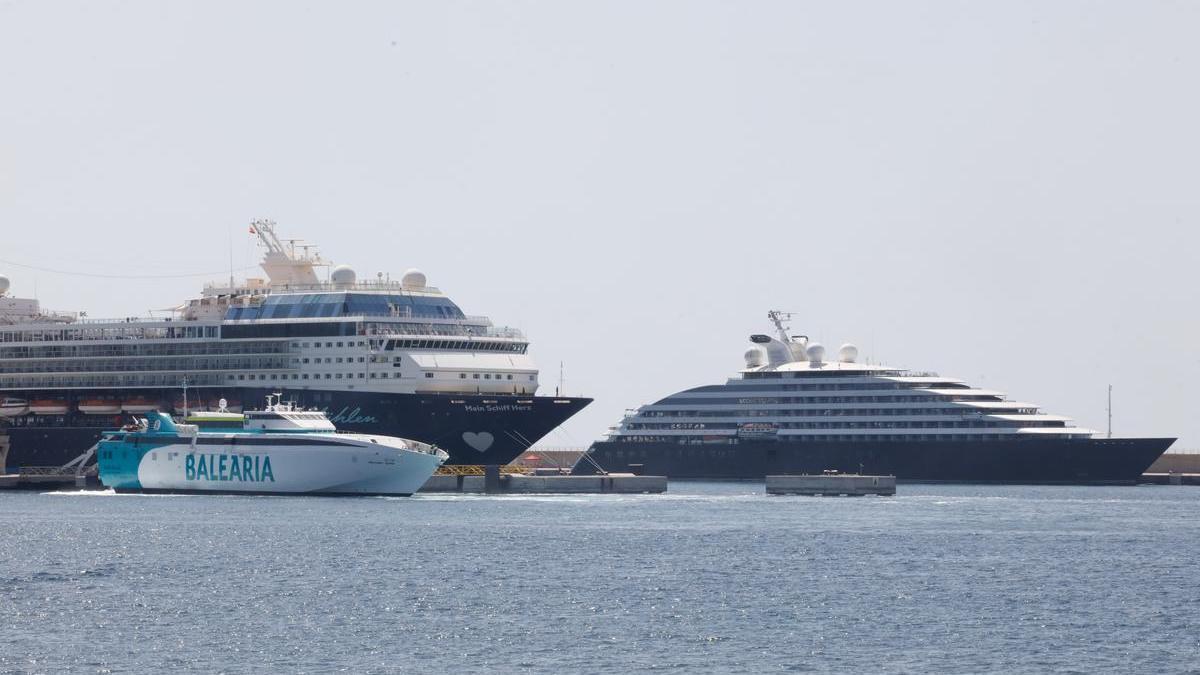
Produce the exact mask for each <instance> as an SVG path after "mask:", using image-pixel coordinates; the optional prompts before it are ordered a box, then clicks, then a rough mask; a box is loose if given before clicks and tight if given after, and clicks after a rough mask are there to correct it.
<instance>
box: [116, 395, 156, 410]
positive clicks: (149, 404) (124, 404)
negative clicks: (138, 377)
mask: <svg viewBox="0 0 1200 675" xmlns="http://www.w3.org/2000/svg"><path fill="white" fill-rule="evenodd" d="M121 410H124V411H125V412H127V413H148V412H153V411H155V410H158V401H152V400H150V399H148V398H146V397H145V396H134V397H133V398H127V399H125V400H124V401H121Z"/></svg>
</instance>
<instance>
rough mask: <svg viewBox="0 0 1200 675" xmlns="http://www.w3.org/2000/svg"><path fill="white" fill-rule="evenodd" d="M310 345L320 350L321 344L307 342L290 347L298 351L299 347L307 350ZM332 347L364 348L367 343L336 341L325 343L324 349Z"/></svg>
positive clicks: (364, 341) (361, 341) (296, 343)
mask: <svg viewBox="0 0 1200 675" xmlns="http://www.w3.org/2000/svg"><path fill="white" fill-rule="evenodd" d="M310 345H311V346H312V347H316V348H317V349H320V348H321V343H320V342H312V343H309V342H293V343H292V347H293V348H295V349H298V348H301V347H303V348H304V349H308V348H309V346H310ZM334 345H337V346H338V347H366V346H367V341H366V340H349V341H346V340H340V341H338V342H332V341H330V342H326V343H325V348H326V349H331V348H333V347H334Z"/></svg>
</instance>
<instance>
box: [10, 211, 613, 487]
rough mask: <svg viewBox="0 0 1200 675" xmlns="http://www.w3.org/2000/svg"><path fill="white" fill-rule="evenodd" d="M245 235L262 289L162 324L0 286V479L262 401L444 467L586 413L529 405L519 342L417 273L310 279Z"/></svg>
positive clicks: (346, 271)
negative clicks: (135, 431) (132, 430)
mask: <svg viewBox="0 0 1200 675" xmlns="http://www.w3.org/2000/svg"><path fill="white" fill-rule="evenodd" d="M251 232H252V233H254V234H256V235H257V236H258V238H259V240H260V242H261V244H262V245H263V246H264V247H265V249H266V253H265V256H264V259H263V261H262V268H263V270H264V271H265V273H266V278H265V279H254V278H251V279H246V280H245V281H244V282H241V283H235V282H234V281H233V280H232V279H231V280H230V282H229V283H228V284H209V285H208V286H206V287H205V288H204V290H203V293H202V294H201V296H200V297H198V298H195V299H193V300H191V301H189V302H187V303H185V304H184V305H182V306H180V307H178V308H177V309H176V310H175V312H174V314H173V316H170V317H163V318H124V319H91V318H87V317H85V316H83V315H81V314H67V313H57V312H48V311H43V310H42V309H41V307H40V305H39V303H38V301H37V300H34V299H27V298H17V297H11V296H10V295H9V294H8V290H9V283H8V280H7V279H5V278H3V277H0V473H2V472H3V470H4V467H5V465H7V468H8V470H9V471H16V470H18V469H19V468H20V467H32V466H38V467H53V466H61V465H63V464H65V463H67V462H69V461H70V460H72V459H74V458H76V457H77V456H79V455H80V454H81V453H84V452H85V451H86V450H87V449H88V448H90V447H91V446H92V445H94V444H95V442H96V441H97V439H98V438H99V435H100V432H101V431H103V430H105V429H113V428H116V427H119V426H120V425H121V424H122V423H124V421H126V420H127V419H128V415H130V414H137V413H145V412H148V411H150V410H163V411H172V410H173V411H175V412H177V413H182V412H184V408H185V406H186V407H187V408H188V409H189V410H191V411H196V410H204V409H215V408H216V407H217V405H218V401H220V400H221V399H224V400H225V402H226V404H227V407H228V409H229V410H231V411H238V410H239V409H240V405H241V403H242V402H247V403H254V402H258V401H262V400H264V398H265V396H266V395H267V394H269V393H271V392H281V393H282V394H283V397H284V399H286V400H294V401H295V402H296V404H297V405H299V406H302V407H313V408H318V409H321V410H323V411H325V412H326V414H327V415H328V416H329V418H330V419H331V420H332V421H333V422H334V423H335V424H336V425H337V427H338V428H339V429H342V430H346V431H356V432H363V433H374V434H381V435H386V436H400V437H404V438H412V439H415V440H419V441H423V442H426V443H431V444H435V445H437V446H438V447H440V448H442V449H444V450H446V451H447V452H448V453H449V454H450V460H449V463H451V464H506V463H508V462H509V461H511V460H512V459H514V458H515V457H516V456H517V455H519V454H520V453H521V452H523V451H524V450H526V449H528V448H529V447H530V446H532V445H533V444H534V443H535V442H537V441H538V440H539V439H540V438H542V437H543V436H545V435H546V434H547V433H549V432H550V431H551V430H553V429H554V428H555V427H557V426H558V425H560V424H562V423H563V422H564V421H565V420H566V419H567V418H569V417H570V416H572V415H574V414H575V413H576V412H578V411H579V410H581V409H582V408H583V407H584V406H586V405H587V404H588V403H590V402H591V399H587V398H568V397H560V396H539V395H537V393H536V392H537V389H538V369H537V367H536V365H534V363H533V361H532V359H531V357H530V356H529V355H528V354H527V350H528V347H529V343H528V340H526V338H525V337H524V335H522V333H521V332H520V331H519V330H516V329H513V328H505V327H497V326H494V325H493V324H492V322H491V321H490V320H489V319H488V318H487V317H480V316H468V315H466V314H464V313H463V311H462V310H461V309H459V307H458V306H457V305H456V304H455V303H454V302H452V301H451V300H450V298H448V297H447V296H446V295H445V294H444V293H442V292H441V291H440V290H438V289H437V288H434V287H432V286H429V285H428V284H427V283H426V279H425V275H424V274H422V273H421V272H419V271H417V270H409V271H408V272H407V273H406V274H404V276H403V278H402V279H401V280H400V281H398V282H397V281H392V280H391V279H389V278H385V277H383V275H382V274H381V275H379V276H378V277H377V278H375V279H369V280H360V279H358V277H357V275H356V274H355V272H354V271H353V270H352V269H351V268H349V267H345V266H339V267H333V268H332V271H331V272H330V273H329V274H328V277H327V278H326V279H320V278H319V277H318V274H317V268H321V267H325V268H328V267H330V265H329V264H328V263H326V262H325V261H323V260H322V259H321V258H320V257H319V256H317V255H315V254H310V249H311V247H304V246H298V245H297V244H296V243H295V242H294V241H293V242H289V243H287V244H285V243H284V242H283V241H281V240H280V239H279V238H278V237H277V235H276V233H275V225H274V223H272V222H270V221H256V222H255V223H254V224H253V225H252V226H251ZM185 392H186V397H185ZM185 398H186V399H187V400H186V402H185ZM6 446H7V448H8V451H7V457H5V456H4V454H5V453H4V452H3V450H4V448H5V447H6Z"/></svg>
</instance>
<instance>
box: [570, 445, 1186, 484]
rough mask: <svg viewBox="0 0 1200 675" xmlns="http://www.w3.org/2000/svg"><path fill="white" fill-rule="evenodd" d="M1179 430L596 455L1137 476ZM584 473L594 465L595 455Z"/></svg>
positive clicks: (1023, 477) (713, 468)
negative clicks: (1160, 434) (1162, 434)
mask: <svg viewBox="0 0 1200 675" xmlns="http://www.w3.org/2000/svg"><path fill="white" fill-rule="evenodd" d="M1174 441H1175V439H1173V438H1134V439H1116V438H1114V439H1100V438H1092V439H1080V440H1065V439H1019V440H1011V441H1010V440H994V441H977V442H973V443H970V444H961V443H955V442H952V441H907V442H906V441H889V442H886V443H855V442H836V443H820V442H808V441H806V442H791V443H789V442H781V441H767V440H764V441H743V442H740V443H736V444H678V443H611V442H608V441H601V442H597V443H595V444H593V445H592V447H591V449H590V450H589V456H590V457H591V459H592V460H593V461H595V462H596V463H597V464H599V465H600V466H602V467H604V469H605V470H607V471H613V472H620V471H631V470H632V471H640V472H642V473H645V474H650V475H665V476H668V477H669V478H673V479H689V478H691V479H755V480H761V479H763V478H764V477H765V476H767V475H775V474H803V473H808V474H819V473H821V472H823V471H826V470H836V471H843V472H853V473H868V474H879V475H894V476H896V478H897V479H899V480H906V481H921V482H926V481H927V482H952V483H1011V484H1036V483H1061V484H1133V483H1136V482H1138V480H1139V479H1140V478H1141V475H1142V474H1143V473H1144V472H1145V471H1146V469H1147V468H1149V466H1150V465H1151V464H1152V463H1153V462H1154V460H1156V459H1158V457H1159V456H1160V455H1162V454H1163V453H1164V452H1165V451H1166V450H1167V448H1169V447H1170V446H1171V444H1172V443H1173V442H1174ZM575 471H576V472H577V473H592V472H594V471H595V469H594V468H593V467H592V466H591V464H590V463H589V462H587V460H582V459H581V460H580V462H579V463H578V464H576V466H575Z"/></svg>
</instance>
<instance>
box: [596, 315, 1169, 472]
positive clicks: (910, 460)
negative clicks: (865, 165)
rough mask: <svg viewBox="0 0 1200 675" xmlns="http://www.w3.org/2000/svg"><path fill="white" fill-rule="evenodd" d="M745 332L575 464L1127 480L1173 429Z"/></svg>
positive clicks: (1163, 446) (782, 333)
mask: <svg viewBox="0 0 1200 675" xmlns="http://www.w3.org/2000/svg"><path fill="white" fill-rule="evenodd" d="M785 316H786V315H783V314H781V313H779V312H771V313H770V314H769V317H770V319H771V320H772V321H773V323H774V324H775V327H776V330H777V337H775V336H768V335H754V336H752V337H751V338H750V340H751V342H752V343H754V346H753V347H752V348H751V349H750V350H749V351H748V352H746V368H745V369H744V370H742V371H741V373H739V375H738V376H737V377H734V378H731V379H730V380H728V381H727V382H726V383H725V384H719V385H710V386H703V387H696V388H694V389H688V390H686V391H681V392H679V393H677V394H672V395H671V396H668V397H666V398H664V399H662V400H660V401H657V402H655V403H652V404H650V405H644V406H642V407H641V408H639V409H637V411H636V412H635V413H633V414H631V415H629V416H627V417H626V418H625V419H623V420H621V422H620V423H619V424H618V425H617V426H616V427H614V428H613V429H612V430H611V431H610V433H609V435H608V437H607V438H606V439H605V440H603V441H599V442H597V443H595V444H593V445H592V447H591V448H590V449H589V450H588V453H587V459H586V460H581V461H580V463H579V464H577V465H576V468H575V470H576V472H578V473H591V472H593V471H596V470H597V469H596V466H597V465H598V466H599V467H601V468H602V469H604V470H606V471H613V472H620V471H631V470H632V471H637V472H644V473H647V474H655V475H666V476H669V477H670V478H703V479H719V478H754V479H761V478H762V477H763V476H765V475H768V474H803V473H808V474H819V473H822V472H823V471H827V470H836V471H843V472H858V473H869V474H891V475H895V476H896V477H897V478H898V479H901V480H910V481H947V482H988V483H1133V482H1135V481H1137V480H1138V478H1139V477H1140V476H1141V475H1142V473H1143V472H1144V471H1145V470H1146V469H1147V468H1148V467H1149V466H1150V464H1151V463H1153V462H1154V460H1155V459H1157V458H1158V456H1159V455H1161V454H1162V453H1163V452H1165V451H1166V450H1167V448H1168V447H1170V445H1171V444H1172V443H1173V442H1174V441H1175V439H1173V438H1102V437H1099V435H1098V434H1096V433H1095V432H1093V431H1090V430H1088V429H1082V428H1079V427H1076V426H1073V425H1072V424H1071V420H1070V419H1068V418H1066V417H1061V416H1058V415H1050V414H1046V413H1043V412H1041V411H1040V410H1039V409H1038V406H1037V405H1036V404H1033V403H1024V402H1019V401H1011V400H1008V399H1007V398H1006V397H1005V396H1004V394H1003V393H1002V392H999V391H991V390H986V389H977V388H974V387H971V386H969V385H968V384H966V383H964V382H962V381H961V380H957V379H953V378H948V377H941V376H939V375H937V374H934V373H917V372H911V371H906V370H901V369H898V368H892V367H887V366H882V365H869V364H863V363H859V362H858V350H857V349H856V348H855V347H854V346H853V345H849V344H847V345H844V346H842V348H841V349H840V350H839V352H838V355H837V358H836V359H835V360H833V361H828V360H826V358H825V349H824V348H823V347H822V346H821V345H819V344H815V343H809V342H808V339H807V338H806V337H805V336H792V335H789V334H788V331H787V330H786V326H785V325H784V323H783V321H784V318H785Z"/></svg>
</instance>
